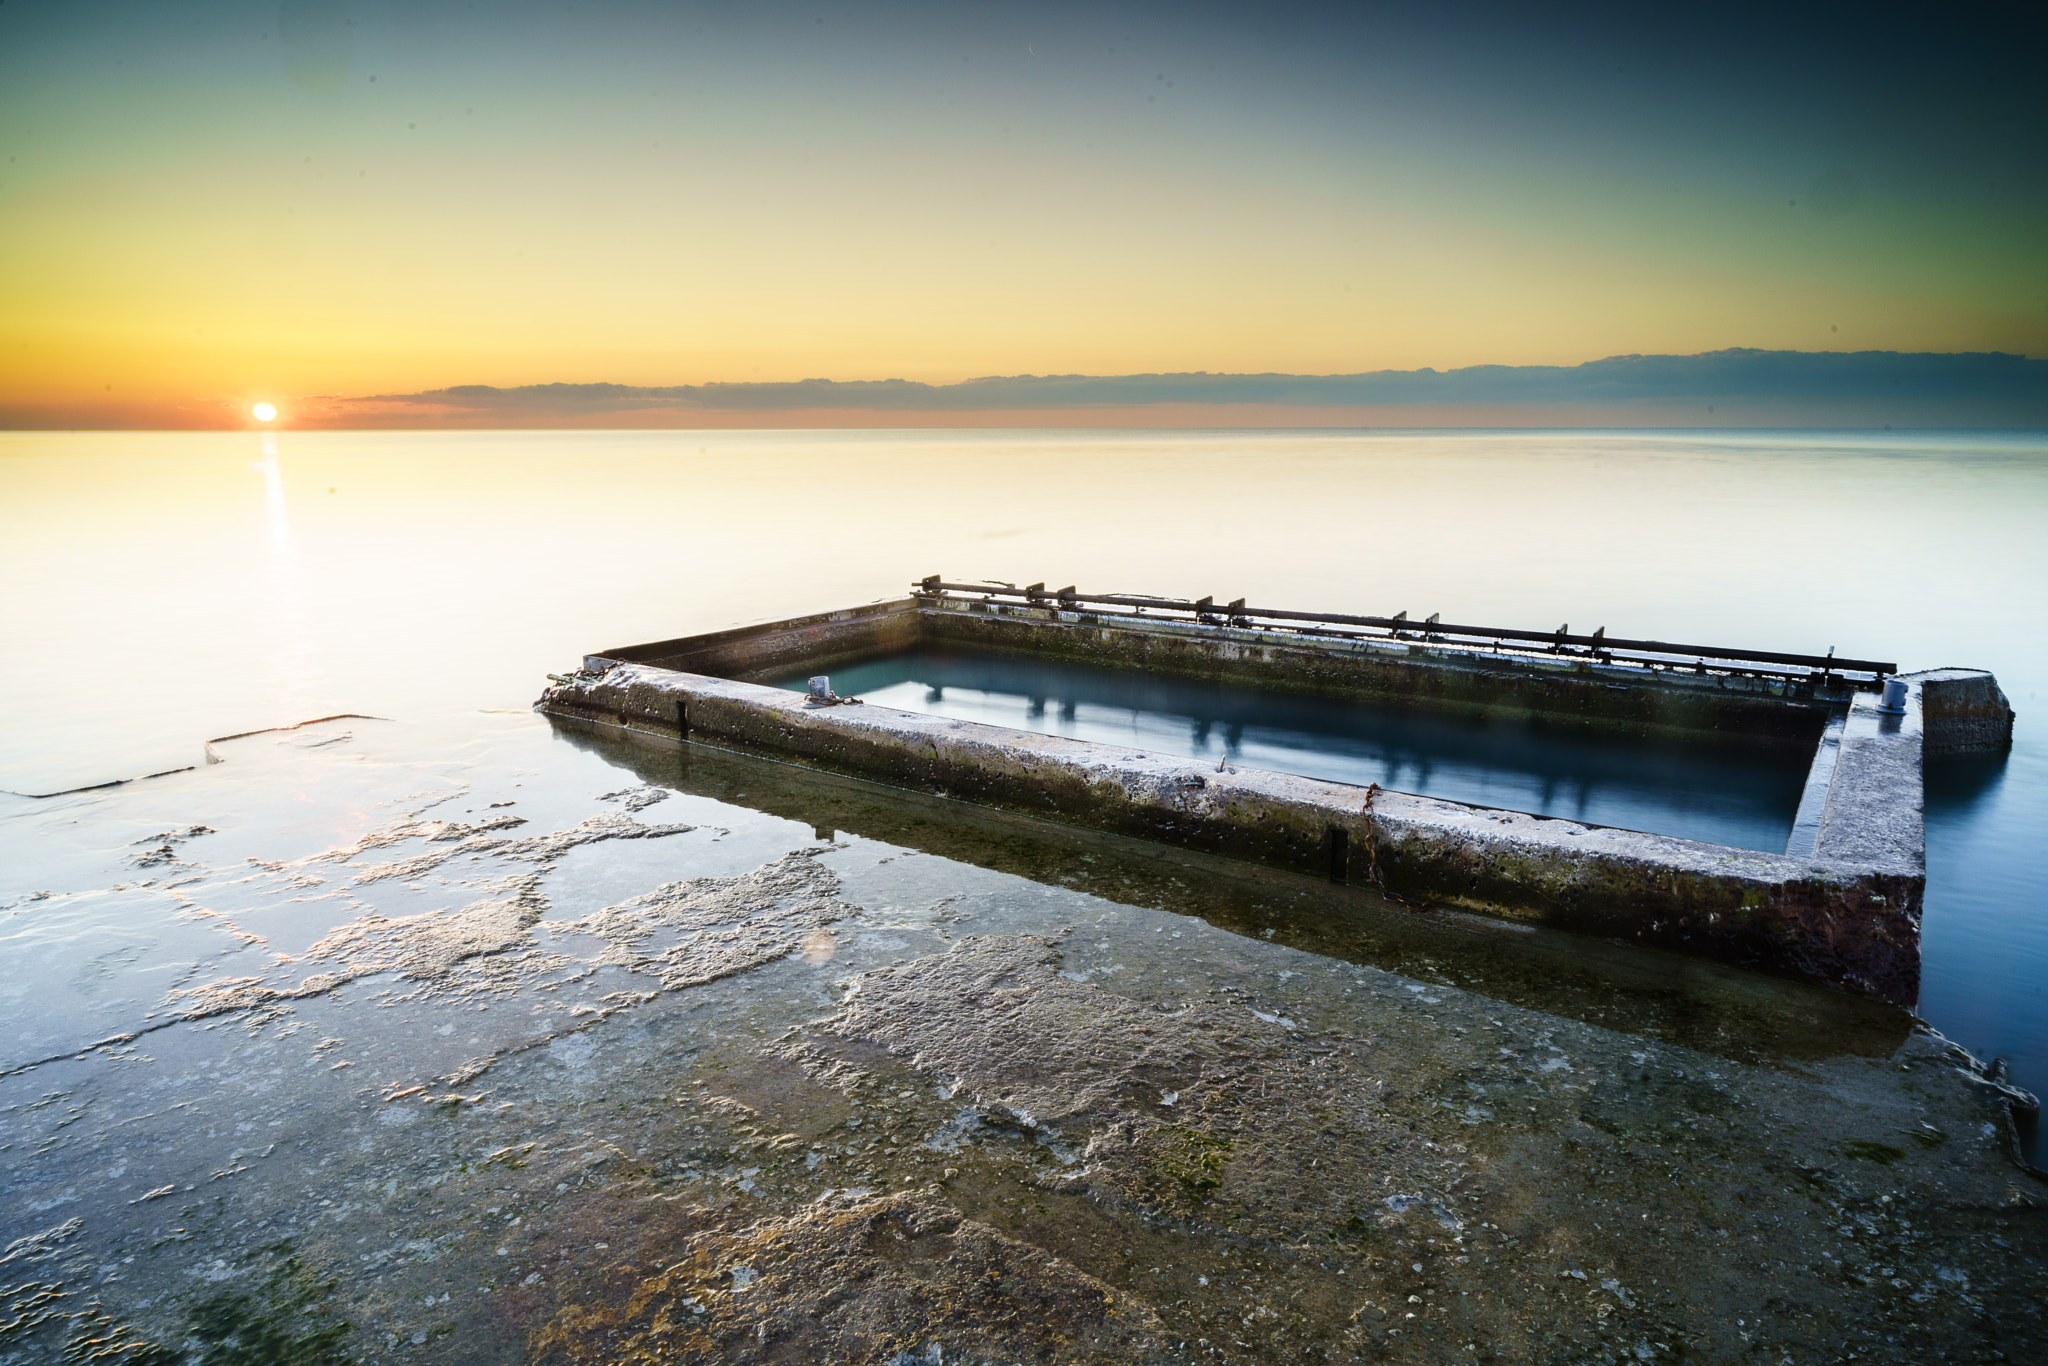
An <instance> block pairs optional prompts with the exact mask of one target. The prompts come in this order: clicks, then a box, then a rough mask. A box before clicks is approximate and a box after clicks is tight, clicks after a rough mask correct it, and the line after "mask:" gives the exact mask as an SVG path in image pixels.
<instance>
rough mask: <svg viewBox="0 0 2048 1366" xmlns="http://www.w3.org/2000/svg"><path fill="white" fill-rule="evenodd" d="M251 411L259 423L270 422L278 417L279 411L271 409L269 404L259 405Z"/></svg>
mask: <svg viewBox="0 0 2048 1366" xmlns="http://www.w3.org/2000/svg"><path fill="white" fill-rule="evenodd" d="M249 411H250V412H251V413H254V414H255V415H256V420H257V421H258V422H269V421H271V420H272V419H273V418H275V417H276V416H277V409H275V408H273V407H271V406H270V405H269V404H268V403H259V404H257V405H256V406H255V407H253V408H251V409H250V410H249Z"/></svg>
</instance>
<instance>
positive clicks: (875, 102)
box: [0, 0, 2048, 415]
mask: <svg viewBox="0 0 2048 1366" xmlns="http://www.w3.org/2000/svg"><path fill="white" fill-rule="evenodd" d="M2043 13H2044V10H2043V8H2042V7H2041V6H2038V5H2028V6H2021V5H2003V4H2002V5H1986V6H1975V5H1968V4H1963V5H1955V4H1951V5H1946V6H1941V7H1931V6H1925V5H1921V6H1915V7H1912V8H1906V7H1890V6H1883V5H1877V6H1857V7H1853V8H1851V7H1839V8H1837V7H1826V8H1819V7H1802V6H1797V5H1784V4H1775V5H1770V6H1753V7H1747V6H1741V5H1714V6H1651V5H1641V4H1631V5H1626V6H1622V5H1615V6H1586V5H1578V6H1566V7H1537V6H1494V5H1469V4H1433V5H1427V6H1423V5H1414V6H1382V5H1293V6H1289V5H1265V4H1261V5H1241V6H1214V5H1208V6H1204V5H1188V4H1160V5H1130V4H1126V5H1115V6H1111V5H1058V4H1045V3H1032V4H1012V3H987V2H979V3H948V4H917V3H876V4H864V3H851V4H782V3H763V4H750V3H712V4H656V3H619V2H615V0H584V2H582V3H574V4H570V3H561V2H560V0H550V2H546V3H540V2H536V3H453V2H442V0H406V2H405V3H378V2H375V0H348V2H347V3H344V2H343V0H287V3H285V4H283V5H278V4H275V3H270V4H265V3H247V4H243V3H228V2H226V0H191V2H190V3H184V4H163V3H140V2H139V0H4V2H0V408H5V409H7V410H9V411H13V412H21V413H33V412H45V413H49V412H70V413H74V414H87V415H89V414H91V413H94V412H99V413H103V414H119V413H124V412H125V413H128V414H130V415H133V414H136V413H146V412H170V411H173V410H178V411H186V412H191V411H202V410H209V409H210V407H220V408H223V409H229V408H235V407H237V406H238V405H240V406H246V404H247V403H249V402H251V401H254V400H255V399H257V398H270V399H273V400H275V401H277V402H279V403H280V404H281V405H282V406H284V407H285V408H286V409H287V412H288V413H289V411H290V408H291V405H292V404H293V403H294V402H295V401H298V400H299V399H300V398H301V397H303V396H309V395H323V394H324V395H337V394H340V395H368V394H380V393H412V392H416V391H420V390H428V389H438V388H441V387H444V386H448V385H457V384H492V385H503V386H511V385H522V384H538V383H548V382H556V381H564V382H588V381H597V380H603V381H611V382H615V383H620V384H630V385H678V384H702V383H705V382H710V381H739V382H745V381H770V380H795V379H802V378H807V377H824V378H833V379H842V380H843V379H880V378H889V377H902V378H906V379H914V380H923V381H928V382H933V383H945V382H951V381H957V380H960V379H965V378H968V377H972V376H981V375H1009V374H1024V373H1036V374H1049V373H1087V374H1097V375H1115V374H1129V373H1136V372H1165V371H1195V370H1207V371H1229V372H1260V371H1286V372H1293V373H1301V374H1332V373H1355V372H1360V371H1368V370H1377V369H1385V368H1394V369H1410V368H1416V367H1422V366H1434V367H1438V368H1450V367H1457V366H1466V365H1474V364H1482V363H1498V364H1507V365H1527V364H1549V365H1572V364H1577V363H1579V362H1582V361H1586V360H1591V359H1595V358H1598V357H1602V356H1609V355H1617V354H1628V353H1679V354H1684V353H1693V352H1699V351H1707V350H1716V349H1719V348H1725V347H1761V348H1769V349H1782V350H1806V351H1825V350H1902V351H1994V350H1996V351H2006V352H2012V353H2017V354H2020V355H2030V356H2036V357H2040V356H2048V94H2044V91H2048V80H2044V79H2043V78H2042V76H2041V74H2040V61H2041V57H2042V53H2043V52H2044V50H2048V42H2044V39H2048V23H2044V20H2043V19H2042V17H2041V16H2042V15H2043Z"/></svg>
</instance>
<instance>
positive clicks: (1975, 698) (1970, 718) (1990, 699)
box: [1904, 667, 2017, 755]
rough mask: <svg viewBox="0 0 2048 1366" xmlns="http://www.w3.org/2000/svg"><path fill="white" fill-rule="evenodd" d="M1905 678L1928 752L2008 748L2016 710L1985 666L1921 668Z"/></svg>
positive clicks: (1992, 751)
mask: <svg viewBox="0 0 2048 1366" xmlns="http://www.w3.org/2000/svg"><path fill="white" fill-rule="evenodd" d="M1904 677H1905V678H1906V680H1907V681H1908V682H1910V683H1913V684H1916V685H1917V690H1918V692H1919V694H1920V710H1921V713H1922V715H1923V717H1924V718H1925V721H1924V724H1925V726H1926V745H1927V753H1928V754H1930V755H1949V754H2003V753H2005V752H2006V751H2008V750H2010V749H2011V748H2012V729H2013V722H2014V721H2015V720H2016V719H2017V713H2015V712H2014V711H2013V709H2012V703H2011V701H2010V700H2008V699H2007V697H2006V695H2005V691H2004V689H2002V688H2000V687H1999V686H1998V680H1997V679H1996V678H1995V677H1993V676H1992V675H1991V673H1990V672H1989V671H1988V670H1985V669H1962V668H1953V667H1951V668H1941V669H1923V670H1921V671H1920V672H1919V673H1913V674H1906V675H1904Z"/></svg>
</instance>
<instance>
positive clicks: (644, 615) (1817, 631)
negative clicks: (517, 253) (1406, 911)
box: [0, 431, 2048, 1088]
mask: <svg viewBox="0 0 2048 1366" xmlns="http://www.w3.org/2000/svg"><path fill="white" fill-rule="evenodd" d="M2044 528H2048V437H2044V436H2043V435H2042V434H2040V433H2021V434H2007V435H1999V434H1991V435H1983V434H1955V435H1951V434H1940V433H1809V432H1802V433H1768V432H1759V433H1725V434H1706V433H1682V432H1648V433H1631V432H1615V431H1602V432H1459V433H1404V432H1323V433H1317V432H1286V433H1264V432H1151V433H1146V432H967V433H961V432H857V433H832V432H818V433H803V432H755V433H747V432H703V433H691V432H509V433H497V432H449V433H401V432H394V433H343V432H334V433H298V432H280V433H276V434H274V435H272V436H269V437H265V436H260V435H258V434H255V433H177V434H147V433H131V434H115V435H107V434H61V433H53V434H27V433H12V434H6V435H0V544H4V545H5V546H6V547H7V550H8V559H7V572H8V576H9V577H8V585H7V591H6V592H5V594H4V595H0V648H4V652H5V658H6V660H7V662H8V668H6V669H5V670H0V715H4V716H5V717H6V722H5V724H4V726H0V787H5V788H8V789H12V790H14V791H17V792H37V793H40V792H50V791H55V790H58V789H61V788H66V787H73V786H77V785H79V784H83V783H92V782H100V781H105V780H108V779H112V778H120V777H128V776H132V775H135V774H139V773H146V772H154V771H157V770H160V769H164V768H172V767H178V766H183V765H188V764H195V763H201V762H203V761H204V757H205V755H204V750H203V742H204V741H206V740H207V739H209V738H211V737H215V736H221V735H228V734H233V733H236V732H241V731H247V730H251V729H254V728H256V727H260V726H266V725H275V724H280V723H288V722H296V721H302V720H306V719H308V718H311V717H316V716H322V715H328V714H332V713H336V712H362V713H370V714H373V715H380V716H390V717H396V718H400V719H403V720H422V719H431V718H442V717H448V716H455V715H460V714H471V715H473V714H474V713H475V712H477V711H478V710H491V709H503V710H523V709H525V708H526V707H527V706H529V705H530V703H531V702H532V700H533V698H534V697H535V696H536V695H537V694H538V692H539V690H540V688H541V687H542V686H543V683H544V677H543V675H544V674H545V673H546V672H547V671H549V670H562V669H564V668H567V667H569V666H572V665H574V664H575V663H576V662H577V661H578V660H579V659H580V658H581V656H582V655H583V654H584V653H585V652H588V651H593V650H598V649H603V648H605V647H610V646H618V645H623V644H629V643H632V642H636V641H645V640H653V639H661V638H664V637H669V636H677V635H683V634H688V633H692V632H697V631H705V630H712V629H716V628H719V627H723V626H729V625H736V624H741V623H745V622H749V621H758V620H763V619H769V618H773V617H780V616H787V615H791V614H794V613H797V612H802V611H809V610H817V609H823V608H831V607H838V606H843V605H846V604H848V603H851V602H861V601H867V600H872V599H877V598H883V597H890V596H896V595H899V594H901V593H902V592H903V591H904V590H905V587H906V585H907V584H908V583H909V582H910V581H911V580H912V579H914V578H921V577H923V576H924V575H927V574H932V573H944V574H946V575H947V576H949V577H952V578H956V579H967V578H979V577H985V576H994V577H999V578H1003V579H1008V580H1011V581H1014V582H1019V583H1030V582H1035V581H1039V580H1045V581H1048V582H1056V583H1075V584H1079V585H1081V586H1082V587H1083V588H1084V589H1092V590H1100V591H1109V592H1115V591H1144V592H1153V593H1160V594H1169V595H1175V596H1190V597H1199V596H1201V595H1203V594H1215V595H1216V596H1218V597H1219V598H1221V599H1225V600H1227V599H1229V598H1234V597H1237V596H1240V595H1245V596H1248V597H1251V598H1253V599H1256V600H1259V601H1263V602H1268V603H1273V604H1279V605H1284V606H1298V607H1302V608H1306V609H1324V610H1332V611H1344V612H1367V613H1386V614H1391V613H1393V612H1396V611H1400V610H1403V609H1407V610H1408V611H1409V612H1410V613H1411V615H1414V616H1424V615H1427V614H1428V613H1430V612H1432V611H1442V612H1443V613H1444V614H1445V615H1446V617H1447V618H1450V619H1463V620H1480V621H1498V622H1501V623H1503V624H1510V625H1515V624H1519V625H1524V626H1529V627H1532V628H1536V629H1546V630H1547V629H1550V628H1553V627H1555V626H1557V625H1558V624H1560V623H1564V622H1569V623H1571V624H1572V626H1573V627H1574V628H1575V629H1580V630H1585V629H1591V628H1593V627H1597V626H1602V625H1604V626H1606V627H1607V628H1608V630H1609V632H1610V633H1613V634H1628V635H1635V636H1661V637H1664V638H1673V637H1675V638H1679V639H1688V640H1697V641H1701V642H1704V643H1724V644H1729V645H1737V646H1745V647H1755V648H1763V649H1784V650H1797V651H1824V650H1826V649H1827V648H1828V647H1829V646H1835V647H1837V649H1838V651H1839V652H1840V653H1842V654H1847V655H1856V656H1862V657H1875V658H1883V659H1896V660H1898V661H1899V662H1900V663H1901V664H1902V665H1903V666H1904V667H1906V668H1909V669H1911V668H1920V667H1927V666H1934V665H1944V664H1961V665H1974V666H1978V667H1983V668H1988V669H1992V670H1994V671H1996V673H1997V674H1998V676H1999V679H2000V680H2001V682H2002V683H2003V685H2004V687H2005V689H2006V691H2007V693H2008V694H2009V695H2010V696H2011V698H2012V700H2013V704H2014V705H2015V707H2017V708H2018V711H2019V714H2020V717H2019V730H2018V739H2017V742H2016V747H2015V749H2014V751H2013V753H2012V755H2011V756H2010V757H2009V758H2008V759H2005V760H2002V761H1996V762H1991V763H1983V764H1970V765H1964V766H1960V767H1958V768H1956V769H1955V770H1954V771H1953V772H1950V771H1943V772H1938V773H1937V774H1935V775H1934V777H1933V779H1932V780H1931V782H1930V787H1929V803H1930V805H1929V812H1928V840H1929V863H1930V886H1929V891H1928V898H1927V917H1926V926H1925V940H1924V943H1925V977H1924V985H1923V991H1922V998H1921V1009H1922V1011H1923V1013H1924V1014H1926V1016H1927V1017H1928V1018H1929V1019H1930V1020H1931V1021H1933V1023H1935V1024H1936V1025H1937V1026H1939V1027H1940V1028H1942V1029H1943V1030H1945V1031H1947V1032H1949V1033H1950V1034H1951V1035H1952V1036H1953V1037H1955V1038H1957V1039H1958V1040H1959V1041H1961V1042H1964V1043H1966V1044H1968V1045H1969V1046H1970V1047H1971V1048H1973V1049H1976V1050H1978V1051H1980V1052H1982V1053H1985V1054H1987V1055H1988V1054H2002V1055H2005V1056H2007V1057H2009V1058H2011V1059H2012V1061H2013V1065H2014V1068H2015V1071H2016V1072H2017V1074H2018V1076H2019V1078H2020V1080H2021V1081H2022V1082H2023V1083H2024V1084H2028V1085H2032V1086H2035V1087H2037V1088H2038V1087H2042V1086H2044V1085H2048V997H2044V987H2043V982H2044V979H2048V875H2044V873H2043V871H2042V868H2041V865H2040V862H2039V859H2038V856H2037V850H2038V849H2039V848H2040V846H2041V843H2042V836H2043V832H2044V831H2048V747H2044V744H2043V741H2042V739H2041V736H2042V734H2043V732H2042V731H2041V729H2040V726H2039V717H2040V715H2041V711H2040V708H2041V702H2040V694H2041V692H2042V691H2043V685H2044V683H2048V633H2044V632H2042V631H2041V630H2040V629H2038V626H2037V625H2036V624H2035V623H2034V618H2038V617H2039V616H2040V615H2041V608H2040V604H2041V603H2043V602H2048V535H2044V534H2043V531H2044ZM1247 761H1248V762H1249V760H1247ZM1403 781H1404V782H1405V781H1409V779H1408V778H1407V777H1406V775H1405V774H1404V778H1403ZM309 795H311V794H309ZM0 800H6V801H7V802H8V803H9V805H8V806H7V807H5V808H0V810H6V811H8V812H9V813H10V815H11V813H12V812H14V811H16V810H20V809H24V808H15V807H13V806H12V799H0ZM139 833H143V834H146V833H150V832H148V831H143V832H139ZM110 838H111V837H110ZM251 852H252V853H253V854H258V855H259V856H260V851H251ZM43 857H44V854H43V853H42V852H41V850H40V849H39V846H38V845H37V844H36V843H35V842H33V841H31V842H29V843H27V844H20V843H17V844H16V845H14V846H13V847H12V848H11V849H10V852H9V858H10V859H11V860H12V861H14V862H15V863H16V864H17V865H21V867H20V870H19V879H20V880H21V881H22V882H23V884H24V885H31V886H33V885H37V883H38V880H39V879H41V880H45V881H50V882H54V881H56V877H55V874H54V872H50V873H49V874H48V876H47V878H45V875H44V873H42V872H39V868H40V865H39V864H38V862H37V860H39V859H41V858H43ZM11 924H12V926H13V929H12V931H11V932H12V933H14V934H16V935H19V936H21V937H22V940H21V942H24V943H33V942H35V941H36V940H37V937H38V936H39V935H43V934H55V933H57V932H58V931H57V930H56V929H54V928H50V927H45V926H43V925H41V923H40V922H38V921H37V919H36V918H35V917H34V916H33V915H30V914H25V913H17V914H16V915H15V916H14V917H12V919H11Z"/></svg>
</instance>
